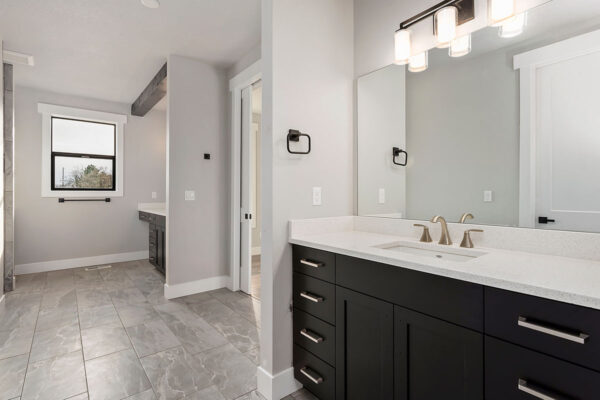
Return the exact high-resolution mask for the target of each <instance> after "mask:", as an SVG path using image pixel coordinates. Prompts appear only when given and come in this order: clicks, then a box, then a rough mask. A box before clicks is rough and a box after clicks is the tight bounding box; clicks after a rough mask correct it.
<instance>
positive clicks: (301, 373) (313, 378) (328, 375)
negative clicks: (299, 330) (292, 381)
mask: <svg viewBox="0 0 600 400" xmlns="http://www.w3.org/2000/svg"><path fill="white" fill-rule="evenodd" d="M294 378H296V379H297V380H298V381H299V382H300V383H302V385H304V388H305V389H307V390H308V391H309V392H311V393H312V394H314V395H315V396H317V397H318V398H319V399H320V400H333V399H335V369H334V368H333V367H331V366H330V365H328V364H327V363H325V362H323V361H321V360H319V359H318V358H317V357H315V356H314V355H312V354H310V353H309V352H308V351H306V350H304V349H303V348H302V347H300V346H298V345H294Z"/></svg>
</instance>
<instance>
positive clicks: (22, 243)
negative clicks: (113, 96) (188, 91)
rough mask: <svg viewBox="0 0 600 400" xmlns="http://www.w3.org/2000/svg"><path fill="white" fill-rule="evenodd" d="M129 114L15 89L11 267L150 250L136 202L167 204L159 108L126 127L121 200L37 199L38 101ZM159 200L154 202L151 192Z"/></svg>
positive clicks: (123, 108) (115, 106) (114, 106)
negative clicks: (107, 201)
mask: <svg viewBox="0 0 600 400" xmlns="http://www.w3.org/2000/svg"><path fill="white" fill-rule="evenodd" d="M38 102H44V103H50V104H57V105H63V106H68V107H79V108H86V109H92V110H98V111H106V112H113V113H122V114H128V112H129V107H130V106H129V105H128V104H119V103H110V102H104V101H99V100H92V99H86V98H81V97H74V96H67V95H61V94H57V93H50V92H44V91H40V90H36V89H31V88H25V87H20V86H17V87H16V88H15V136H16V139H15V264H17V265H19V264H28V263H33V262H42V261H51V260H62V259H70V258H78V257H90V256H98V255H105V254H116V253H126V252H133V251H142V250H147V249H148V224H147V223H144V222H142V221H139V220H138V215H137V204H138V202H145V203H148V202H152V201H164V198H165V170H166V167H165V138H166V134H165V131H166V119H165V113H164V112H162V111H151V112H150V113H148V114H147V115H146V116H145V117H143V118H139V117H131V116H130V117H129V118H128V122H127V124H125V131H124V139H125V156H124V157H125V159H124V163H125V164H124V184H125V186H124V196H123V197H122V198H113V199H112V202H111V203H95V202H91V203H87V202H82V203H65V204H59V203H58V201H57V199H56V198H42V197H41V193H40V187H41V143H42V142H41V140H40V138H41V134H42V116H41V114H39V113H38V111H37V103H38ZM153 191H154V192H157V194H158V199H156V200H152V198H151V192H153Z"/></svg>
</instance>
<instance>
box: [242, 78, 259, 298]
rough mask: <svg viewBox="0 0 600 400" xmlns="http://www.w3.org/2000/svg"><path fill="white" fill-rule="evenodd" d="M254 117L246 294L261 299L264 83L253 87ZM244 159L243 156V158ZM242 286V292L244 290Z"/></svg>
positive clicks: (250, 159) (250, 151) (251, 141)
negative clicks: (261, 143)
mask: <svg viewBox="0 0 600 400" xmlns="http://www.w3.org/2000/svg"><path fill="white" fill-rule="evenodd" d="M250 96H251V98H252V100H251V103H252V105H251V110H252V117H251V123H250V143H249V144H250V149H249V160H248V163H249V164H250V214H251V215H252V218H251V219H250V229H251V233H250V254H251V262H250V280H249V282H248V289H247V291H246V293H248V294H250V295H251V296H252V297H255V298H257V299H260V265H261V263H260V261H261V241H260V239H261V235H260V227H261V213H260V207H261V198H260V187H261V186H260V160H261V157H260V139H261V135H260V134H261V126H262V125H261V124H262V121H261V118H262V83H261V81H258V82H256V83H255V84H254V85H252V88H251V94H250ZM242 158H243V156H242ZM244 286H245V285H243V284H242V290H243V291H245V290H244Z"/></svg>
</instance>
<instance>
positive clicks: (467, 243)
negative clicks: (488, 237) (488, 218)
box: [460, 229, 483, 249]
mask: <svg viewBox="0 0 600 400" xmlns="http://www.w3.org/2000/svg"><path fill="white" fill-rule="evenodd" d="M471 232H483V229H467V230H466V231H465V234H464V236H463V240H462V242H460V247H465V248H467V249H472V248H473V241H472V240H471Z"/></svg>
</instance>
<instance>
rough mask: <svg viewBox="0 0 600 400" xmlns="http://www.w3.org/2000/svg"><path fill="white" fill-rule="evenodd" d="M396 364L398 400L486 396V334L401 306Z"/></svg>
mask: <svg viewBox="0 0 600 400" xmlns="http://www.w3.org/2000/svg"><path fill="white" fill-rule="evenodd" d="M390 348H391V347H390ZM394 363H395V369H394V375H395V379H394V384H395V399H396V400H421V399H441V398H444V399H463V400H481V399H482V398H483V335H482V334H481V333H478V332H475V331H472V330H470V329H466V328H462V327H460V326H457V325H454V324H450V323H448V322H444V321H441V320H439V319H436V318H432V317H428V316H426V315H423V314H420V313H416V312H414V311H410V310H407V309H404V308H402V307H398V306H396V307H394Z"/></svg>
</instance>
